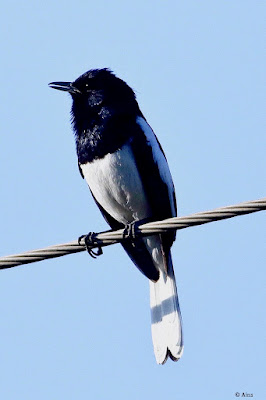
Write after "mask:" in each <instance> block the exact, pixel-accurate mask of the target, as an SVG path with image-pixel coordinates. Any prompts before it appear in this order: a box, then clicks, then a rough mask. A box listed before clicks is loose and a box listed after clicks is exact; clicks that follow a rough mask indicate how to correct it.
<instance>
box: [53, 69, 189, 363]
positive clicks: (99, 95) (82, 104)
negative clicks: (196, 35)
mask: <svg viewBox="0 0 266 400" xmlns="http://www.w3.org/2000/svg"><path fill="white" fill-rule="evenodd" d="M50 87H51V88H54V89H58V90H63V91H66V92H68V93H70V95H71V97H72V100H73V104H72V111H71V114H72V125H73V130H74V134H75V139H76V149H77V156H78V164H79V169H80V172H81V175H82V177H83V178H85V180H86V181H87V184H88V186H89V188H90V191H91V193H92V196H93V198H94V200H95V202H96V204H97V205H98V207H99V208H100V210H101V212H102V214H103V216H104V218H105V219H106V221H107V222H108V224H109V225H110V226H111V228H112V229H120V228H123V227H125V226H127V225H129V224H132V223H134V222H137V221H140V220H144V219H149V220H161V219H164V218H170V217H175V216H176V215H177V211H176V200H175V191H174V185H173V181H172V177H171V174H170V171H169V167H168V164H167V161H166V158H165V155H164V152H163V150H162V148H161V145H160V143H159V142H158V139H157V137H156V136H155V134H154V132H153V130H152V129H151V127H150V126H149V124H148V123H147V121H146V119H145V117H144V116H143V114H142V112H141V111H140V109H139V106H138V103H137V101H136V97H135V94H134V92H133V90H132V89H131V88H130V87H129V86H128V85H127V84H126V83H125V82H124V81H123V80H121V79H119V78H117V77H116V76H115V75H114V74H113V73H112V72H111V71H110V70H109V69H94V70H90V71H88V72H86V73H84V74H83V75H81V76H80V77H79V78H77V79H76V80H75V81H74V82H72V83H70V82H52V83H50ZM174 240H175V233H174V232H171V231H169V232H167V233H163V234H160V235H159V234H156V235H151V236H147V237H136V238H131V240H127V241H124V242H123V243H122V245H123V247H124V249H125V250H126V252H127V253H128V255H129V257H130V258H131V260H132V261H133V262H134V264H135V265H136V266H137V267H138V268H139V269H140V271H141V272H142V273H143V274H144V275H145V276H146V277H147V278H149V282H150V305H151V319H152V338H153V346H154V353H155V357H156V361H157V363H158V364H163V363H164V362H165V361H166V360H167V358H168V356H169V357H170V358H171V359H172V360H174V361H176V360H178V359H179V358H180V357H181V355H182V351H183V340H182V326H181V314H180V309H179V303H178V296H177V290H176V282H175V276H174V270H173V264H172V257H171V252H170V249H171V246H172V244H173V242H174Z"/></svg>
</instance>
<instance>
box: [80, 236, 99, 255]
mask: <svg viewBox="0 0 266 400" xmlns="http://www.w3.org/2000/svg"><path fill="white" fill-rule="evenodd" d="M96 235H97V234H96V233H95V232H89V233H88V234H87V235H82V236H80V237H79V238H78V244H80V245H81V240H82V239H84V244H85V247H86V249H87V252H88V253H89V255H90V256H91V257H92V258H97V257H98V256H100V255H101V254H103V250H102V247H101V246H100V245H99V243H98V241H97V239H96ZM95 246H97V247H96V250H94V249H93V248H94V247H95Z"/></svg>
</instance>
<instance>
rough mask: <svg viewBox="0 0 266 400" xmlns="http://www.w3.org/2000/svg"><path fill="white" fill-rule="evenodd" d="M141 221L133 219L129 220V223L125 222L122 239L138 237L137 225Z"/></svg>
mask: <svg viewBox="0 0 266 400" xmlns="http://www.w3.org/2000/svg"><path fill="white" fill-rule="evenodd" d="M141 222H142V221H134V222H130V223H129V224H127V225H126V226H125V228H124V231H123V239H124V240H127V239H129V240H132V241H133V240H135V239H137V238H138V236H139V230H138V227H139V225H140V224H141Z"/></svg>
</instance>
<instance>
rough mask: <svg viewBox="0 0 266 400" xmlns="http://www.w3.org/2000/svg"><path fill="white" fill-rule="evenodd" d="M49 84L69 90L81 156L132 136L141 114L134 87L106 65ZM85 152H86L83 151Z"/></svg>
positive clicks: (112, 146)
mask: <svg viewBox="0 0 266 400" xmlns="http://www.w3.org/2000/svg"><path fill="white" fill-rule="evenodd" d="M49 86H50V87H51V88H53V89H58V90H62V91H66V92H68V93H70V95H71V97H72V100H73V104H72V110H71V114H72V125H73V129H74V133H75V136H76V144H77V152H78V157H79V160H81V161H83V162H84V160H85V159H86V160H89V159H92V158H93V157H96V156H98V157H100V155H103V154H104V152H105V151H107V149H108V152H111V151H114V149H115V148H117V146H119V145H121V144H122V143H124V142H125V140H126V136H130V134H131V133H130V127H132V126H133V124H134V123H135V121H136V117H137V116H140V115H142V114H141V111H140V109H139V106H138V103H137V101H136V98H135V94H134V92H133V90H132V89H131V88H130V87H129V86H128V85H127V84H126V82H124V81H123V80H122V79H119V78H117V77H116V76H115V75H114V74H113V73H112V71H110V70H109V69H107V68H104V69H93V70H90V71H88V72H85V74H83V75H81V76H80V77H79V78H77V79H76V80H75V81H74V82H52V83H50V84H49ZM84 154H85V155H84Z"/></svg>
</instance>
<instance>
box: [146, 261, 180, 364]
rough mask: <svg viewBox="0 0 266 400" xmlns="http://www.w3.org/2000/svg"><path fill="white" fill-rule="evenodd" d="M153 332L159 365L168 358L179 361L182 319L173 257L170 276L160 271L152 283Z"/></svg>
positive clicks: (169, 264) (169, 271) (170, 263)
mask: <svg viewBox="0 0 266 400" xmlns="http://www.w3.org/2000/svg"><path fill="white" fill-rule="evenodd" d="M150 305H151V323H152V325H151V330H152V340H153V347H154V354H155V358H156V361H157V363H158V364H164V363H165V361H166V360H167V358H168V356H169V357H170V358H171V359H172V360H173V361H177V360H179V358H180V357H181V356H182V353H183V339H182V319H181V313H180V308H179V302H178V296H177V290H176V282H175V275H174V269H173V264H172V257H171V254H169V259H168V274H167V275H166V273H165V272H163V270H161V271H160V278H159V280H158V281H157V282H152V281H150Z"/></svg>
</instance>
